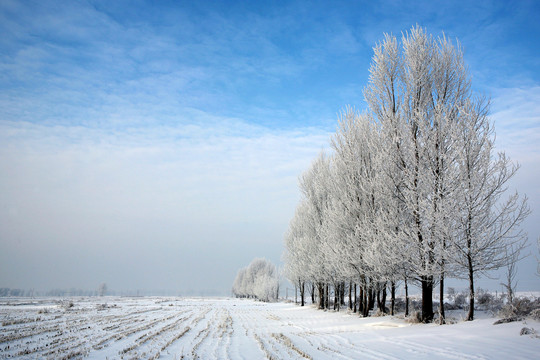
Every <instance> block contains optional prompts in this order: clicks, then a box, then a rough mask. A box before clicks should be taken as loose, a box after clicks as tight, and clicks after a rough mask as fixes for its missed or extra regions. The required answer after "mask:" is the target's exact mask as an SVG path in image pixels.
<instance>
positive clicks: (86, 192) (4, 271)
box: [0, 0, 540, 293]
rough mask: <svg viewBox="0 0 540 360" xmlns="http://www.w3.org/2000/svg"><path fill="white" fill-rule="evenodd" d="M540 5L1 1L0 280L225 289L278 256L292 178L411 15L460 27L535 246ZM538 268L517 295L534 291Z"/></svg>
mask: <svg viewBox="0 0 540 360" xmlns="http://www.w3.org/2000/svg"><path fill="white" fill-rule="evenodd" d="M539 15H540V4H538V2H536V1H520V2H517V3H510V2H506V1H481V2H480V1H463V2H457V1H456V2H447V1H441V2H437V1H425V2H422V1H420V2H411V1H383V2H372V1H365V2H364V1H356V2H338V1H331V2H285V1H276V2H259V1H255V2H247V1H246V2H220V1H193V2H176V1H129V2H121V1H115V2H112V4H111V2H110V1H66V2H63V3H60V2H58V1H25V2H20V1H9V0H4V1H2V2H0V31H1V33H2V34H3V35H2V36H1V37H0V169H2V173H3V174H4V176H2V177H0V286H7V287H23V288H31V287H33V288H36V289H48V288H53V287H60V288H68V287H81V288H94V287H97V285H98V284H99V283H101V282H104V281H105V282H107V283H108V284H109V288H112V289H118V290H121V289H149V290H152V289H170V290H173V291H180V292H184V293H187V292H190V291H193V292H198V291H201V290H216V291H218V292H226V291H228V289H230V286H231V283H232V281H233V279H234V276H235V274H236V271H237V269H238V268H240V267H243V266H245V265H247V264H248V263H249V262H250V261H251V259H252V258H254V257H258V256H265V257H267V258H269V259H271V260H273V261H275V262H279V261H280V256H281V252H282V249H283V248H282V237H283V233H284V232H285V230H286V228H287V225H288V221H289V220H290V218H291V217H292V214H293V212H294V207H295V206H296V203H297V201H298V198H299V192H298V189H297V177H298V175H299V174H300V172H301V171H303V170H304V169H305V168H307V166H308V165H309V163H310V161H311V160H312V159H313V158H314V157H315V155H316V154H317V153H318V152H319V151H320V150H321V149H324V148H328V146H329V141H328V136H329V134H330V133H331V132H332V131H333V130H334V128H335V125H336V119H337V113H338V112H339V111H340V109H342V108H343V107H344V106H346V105H353V106H356V107H357V108H359V109H363V108H364V102H363V98H362V89H363V87H364V86H365V85H366V82H367V77H368V70H369V65H370V61H371V57H372V54H373V52H372V48H373V46H374V45H375V44H376V43H377V41H379V40H380V39H381V38H382V37H383V33H385V32H387V33H394V34H396V35H399V34H401V33H402V32H404V31H407V30H408V29H410V28H411V26H413V25H415V24H419V25H420V26H423V27H425V28H426V29H427V31H428V32H430V33H432V34H434V35H436V36H438V35H440V34H442V32H443V31H444V33H445V34H446V35H447V36H448V37H450V38H452V39H454V38H458V39H459V40H460V42H461V44H462V46H463V47H464V49H465V60H466V62H467V64H468V65H469V70H470V73H471V76H472V80H473V82H472V84H473V87H474V89H475V90H476V91H478V92H481V93H484V94H487V95H489V96H491V99H492V108H491V109H492V117H493V119H494V121H495V128H496V132H497V142H496V143H497V148H498V149H499V150H504V151H506V152H507V154H508V155H510V156H511V158H512V159H514V160H517V161H518V162H519V163H520V164H521V165H522V168H521V170H520V172H519V173H518V175H517V176H516V178H515V179H514V180H513V182H512V184H511V187H512V188H517V189H518V190H519V191H520V192H522V193H526V194H527V195H528V196H529V198H530V205H531V208H532V210H533V213H532V215H531V216H530V218H529V219H528V220H527V222H526V224H525V225H524V226H525V228H526V230H527V231H528V232H529V236H530V238H531V243H532V242H533V241H532V240H534V239H536V238H537V237H538V236H540V226H539V225H538V224H537V221H535V219H537V218H538V215H537V212H538V211H539V210H540V193H539V189H538V186H537V182H538V179H539V178H540V170H539V169H540V146H539V145H538V144H539V143H540V116H539V113H540V105H539V104H540V46H539V45H540V44H539V40H538V39H540V26H539V25H538V20H537V19H538V16H539ZM530 251H536V250H535V249H533V248H531V249H530ZM535 268H536V260H535V259H534V257H529V259H528V260H525V261H524V263H523V265H522V266H520V271H521V273H520V274H521V280H520V287H522V288H525V289H533V288H534V289H536V290H540V280H539V278H538V277H536V278H535V277H534V276H531V275H530V274H531V272H534V271H535ZM492 284H498V281H496V282H494V283H492ZM488 286H489V285H488ZM491 286H496V285H491Z"/></svg>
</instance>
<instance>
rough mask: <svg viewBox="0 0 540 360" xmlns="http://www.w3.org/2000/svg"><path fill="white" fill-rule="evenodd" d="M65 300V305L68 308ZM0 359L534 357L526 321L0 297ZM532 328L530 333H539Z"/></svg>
mask: <svg viewBox="0 0 540 360" xmlns="http://www.w3.org/2000/svg"><path fill="white" fill-rule="evenodd" d="M69 301H71V302H73V306H72V307H69ZM0 322H1V324H2V326H1V327H0V358H2V359H3V358H10V357H28V358H51V359H52V358H54V359H58V358H70V357H73V358H80V357H82V356H85V357H87V358H90V359H106V358H109V359H113V358H118V359H120V358H124V359H135V358H137V359H138V358H157V357H159V358H165V359H180V358H184V359H191V358H201V359H229V358H230V359H264V358H270V359H298V358H307V359H404V358H410V359H428V358H429V359H432V358H439V359H510V358H511V359H520V358H521V359H538V358H539V354H540V338H538V337H536V336H534V335H524V336H520V330H521V329H522V328H523V327H528V328H534V329H536V330H540V323H539V322H534V321H531V320H527V321H526V322H524V321H521V322H514V323H509V324H501V325H492V324H493V322H494V319H493V318H487V317H485V318H484V319H481V320H476V321H474V322H459V323H457V324H454V325H445V326H438V325H433V324H429V325H424V324H421V325H418V324H416V325H410V324H407V323H406V322H405V321H404V320H402V319H400V318H397V317H394V318H393V317H390V316H385V317H372V318H365V319H364V318H359V317H358V316H356V315H354V314H348V313H347V312H346V311H341V312H339V313H337V312H324V311H319V310H316V309H314V308H312V307H310V306H307V307H303V308H302V307H299V306H296V305H294V304H285V303H277V304H265V303H260V302H255V301H251V300H236V299H180V298H111V297H106V298H84V299H82V298H72V299H69V300H63V302H60V300H55V299H37V300H36V299H4V300H0ZM539 332H540V331H539Z"/></svg>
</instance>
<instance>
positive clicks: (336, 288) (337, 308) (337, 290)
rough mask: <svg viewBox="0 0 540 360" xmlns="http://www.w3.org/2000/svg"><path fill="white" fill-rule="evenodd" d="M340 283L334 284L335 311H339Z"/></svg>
mask: <svg viewBox="0 0 540 360" xmlns="http://www.w3.org/2000/svg"><path fill="white" fill-rule="evenodd" d="M339 292H340V289H339V284H337V285H334V311H336V310H337V311H339Z"/></svg>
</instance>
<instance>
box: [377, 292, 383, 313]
mask: <svg viewBox="0 0 540 360" xmlns="http://www.w3.org/2000/svg"><path fill="white" fill-rule="evenodd" d="M376 298H377V309H378V310H379V311H380V312H382V310H381V309H382V305H381V290H377V296H376Z"/></svg>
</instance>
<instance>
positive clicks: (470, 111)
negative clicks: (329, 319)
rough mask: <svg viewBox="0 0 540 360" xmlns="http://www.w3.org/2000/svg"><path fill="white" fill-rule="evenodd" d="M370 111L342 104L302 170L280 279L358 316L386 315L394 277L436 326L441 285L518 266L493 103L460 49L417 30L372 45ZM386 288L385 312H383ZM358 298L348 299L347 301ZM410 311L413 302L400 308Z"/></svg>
mask: <svg viewBox="0 0 540 360" xmlns="http://www.w3.org/2000/svg"><path fill="white" fill-rule="evenodd" d="M364 98H365V101H366V103H367V105H368V107H367V111H366V112H365V113H362V114H360V113H358V112H357V111H355V110H354V109H352V108H346V109H345V110H344V111H343V112H342V114H341V116H340V118H339V123H338V127H337V130H336V133H335V134H334V135H333V136H332V138H331V145H332V152H331V154H329V155H325V154H324V153H322V154H321V155H320V156H319V157H318V158H317V159H316V160H314V162H313V163H312V165H311V167H310V168H309V169H308V170H307V171H306V172H305V173H303V174H302V176H301V178H300V188H301V191H302V198H301V201H300V203H299V204H298V207H297V209H296V213H295V215H294V218H293V219H292V220H291V223H290V226H289V229H288V232H287V234H286V236H285V240H284V241H285V254H284V259H285V274H286V276H287V278H288V279H290V280H291V281H292V282H293V283H294V284H296V286H297V288H298V289H299V290H300V295H301V303H302V305H303V304H304V302H305V293H306V291H308V292H310V293H311V298H312V301H315V296H316V295H317V297H318V301H319V307H320V308H328V307H329V297H330V294H331V293H333V294H334V301H333V303H334V306H335V307H337V309H338V310H339V306H340V305H342V304H344V303H345V296H346V293H347V292H348V297H349V306H350V307H351V308H352V307H353V306H354V309H353V310H354V311H357V309H356V306H357V305H358V311H359V312H360V313H361V314H363V315H364V316H368V315H369V312H370V310H372V309H374V306H375V303H377V307H378V309H379V311H381V312H386V311H389V312H390V313H392V314H393V312H394V302H395V289H396V286H397V283H398V282H402V283H403V284H404V288H405V294H406V302H408V286H409V284H410V283H411V282H413V283H414V284H416V285H418V286H419V288H420V289H421V291H422V311H421V320H422V321H424V322H431V321H432V320H433V319H434V315H435V314H434V311H433V291H434V287H435V286H436V285H439V290H440V299H441V304H440V306H439V314H438V315H439V321H440V322H441V323H443V322H444V318H445V314H444V305H443V304H442V299H443V292H444V281H445V279H446V278H448V277H451V278H461V279H466V280H468V282H469V301H470V303H469V314H468V317H467V318H468V320H472V319H473V318H474V300H475V285H474V281H475V278H476V277H478V276H479V274H484V273H486V272H488V271H491V270H495V269H498V268H501V267H504V266H508V265H510V264H514V263H515V262H516V261H517V260H518V259H519V252H520V250H521V249H522V248H523V246H524V242H525V241H526V234H524V233H523V232H522V230H521V229H520V227H519V226H520V224H521V222H522V221H523V220H524V218H525V217H526V216H527V215H528V214H529V208H528V206H527V201H526V200H527V199H526V197H520V196H519V195H518V194H517V193H513V194H508V195H506V189H507V185H508V180H509V179H510V178H512V176H513V175H514V174H515V173H516V171H517V170H518V165H517V164H515V163H512V162H511V161H510V160H509V158H508V157H506V155H505V154H504V152H499V153H496V152H495V145H494V141H495V133H494V129H493V123H492V121H491V120H490V119H489V117H488V112H489V100H486V99H485V98H483V97H482V96H479V95H477V94H475V93H474V92H473V91H472V90H471V85H470V76H469V74H468V70H467V67H466V65H465V63H464V61H463V53H462V50H461V48H460V46H459V44H457V45H454V44H453V43H452V42H451V41H450V40H448V39H447V38H446V37H445V36H442V37H440V38H437V39H434V38H433V37H432V36H430V35H428V34H427V33H426V32H425V31H424V30H423V29H422V28H420V27H414V28H412V29H411V30H410V32H407V33H405V34H404V35H403V36H402V38H401V41H398V39H397V38H396V37H395V36H392V35H385V38H384V40H383V41H382V42H381V43H380V44H378V45H377V46H376V47H375V48H374V56H373V61H372V64H371V68H370V76H369V82H368V85H367V87H366V88H365V90H364ZM387 289H389V290H390V298H391V306H390V309H389V310H387V309H386V307H385V304H386V298H387ZM353 297H354V298H355V299H357V300H356V301H353V300H352V298H353ZM406 309H407V310H406V311H407V313H406V315H408V304H407V306H406Z"/></svg>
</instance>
